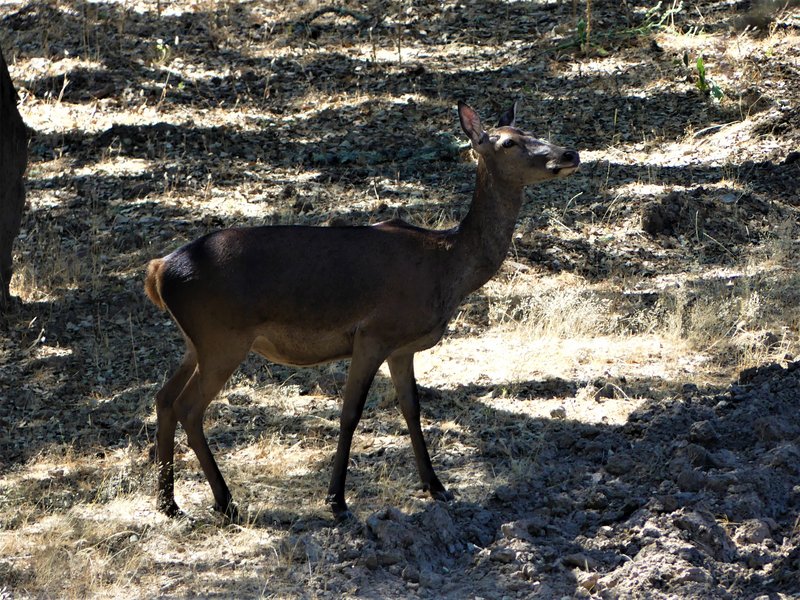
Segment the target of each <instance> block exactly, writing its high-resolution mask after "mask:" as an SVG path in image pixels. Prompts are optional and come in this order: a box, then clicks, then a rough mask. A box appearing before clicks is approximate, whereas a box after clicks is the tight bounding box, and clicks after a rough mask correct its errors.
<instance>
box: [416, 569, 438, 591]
mask: <svg viewBox="0 0 800 600" xmlns="http://www.w3.org/2000/svg"><path fill="white" fill-rule="evenodd" d="M443 583H444V577H442V576H441V575H439V574H438V573H434V572H433V571H430V570H425V569H423V570H422V571H421V572H420V574H419V584H420V585H421V586H422V587H425V588H430V589H432V590H438V589H439V588H441V587H442V584H443Z"/></svg>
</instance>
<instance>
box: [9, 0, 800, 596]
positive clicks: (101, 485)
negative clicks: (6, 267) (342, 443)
mask: <svg viewBox="0 0 800 600" xmlns="http://www.w3.org/2000/svg"><path fill="white" fill-rule="evenodd" d="M289 4H291V6H290V5H289ZM796 4H797V3H796V2H791V1H790V2H772V1H763V2H755V1H754V2H735V3H721V2H695V3H686V5H680V4H675V3H672V4H669V5H661V4H658V5H656V3H651V2H630V1H629V2H622V3H614V2H607V3H605V2H604V3H598V2H592V3H591V4H590V5H588V6H587V4H586V3H569V2H566V3H562V2H500V1H492V2H480V3H479V2H423V1H414V2H391V3H386V2H375V3H370V2H347V3H335V4H330V5H327V4H324V3H302V2H301V3H296V4H295V3H274V2H270V1H258V2H229V1H226V0H218V1H212V0H201V1H199V2H189V1H183V0H176V1H175V2H160V3H152V2H148V3H139V2H125V3H119V2H108V3H83V2H73V1H63V0H53V1H29V0H19V1H16V0H12V1H9V2H5V3H3V4H2V6H0V44H1V45H2V48H3V51H4V54H5V56H6V59H7V62H8V63H9V69H10V72H11V76H12V79H13V80H14V81H15V83H16V84H17V87H18V89H19V93H20V112H21V114H22V115H23V118H24V119H25V121H26V123H27V124H28V125H29V126H30V127H31V129H32V139H31V144H30V148H29V171H28V176H27V188H28V201H29V206H28V207H27V212H26V214H25V217H24V222H23V229H22V232H21V234H20V237H19V240H18V243H17V246H16V253H15V261H16V266H17V270H16V275H15V279H14V280H13V282H12V292H13V293H15V294H16V295H17V296H18V297H19V298H20V303H19V304H18V305H17V306H16V308H15V310H14V311H12V312H10V313H9V314H7V315H4V316H3V317H2V320H1V321H0V331H1V332H2V335H0V507H1V508H2V510H1V511H0V514H2V517H0V598H28V597H31V598H39V597H57V598H61V597H76V598H77V597H80V598H83V597H126V598H128V597H131V595H134V596H139V597H166V598H171V597H175V598H178V597H181V598H184V597H280V598H285V597H301V598H306V597H307V598H313V597H324V598H327V597H330V598H333V597H337V598H338V597H364V598H386V597H426V598H453V599H456V598H487V599H488V598H504V597H506V598H516V597H519V598H528V597H541V598H561V597H565V596H566V597H598V598H770V599H772V598H790V597H796V596H800V524H799V522H798V514H800V460H799V459H800V447H798V439H800V435H799V434H800V410H798V408H800V385H798V384H799V383H800V382H799V381H798V379H799V378H800V368H799V366H800V362H797V361H796V356H797V354H798V338H799V337H800V336H799V335H798V331H799V330H800V309H799V308H798V307H800V293H798V289H800V277H798V274H797V268H796V264H797V263H796V256H797V252H798V250H800V242H799V241H798V240H799V239H800V224H799V221H798V216H799V215H798V212H799V210H800V194H799V193H798V188H797V181H798V179H799V178H800V177H799V176H800V144H799V143H798V140H800V126H799V125H798V124H799V123H800V118H799V117H800V109H799V108H798V107H800V85H798V74H799V73H800V36H799V35H798V28H800V8H799V7H798V6H796ZM459 99H464V100H467V101H468V102H469V103H470V104H472V105H473V106H474V107H476V108H477V109H478V110H479V112H481V114H482V115H484V118H485V119H486V120H487V121H491V119H493V118H494V115H496V114H498V112H499V111H500V110H502V109H503V108H505V107H507V106H508V105H509V104H510V103H511V102H513V101H514V100H515V99H519V100H521V108H520V116H519V124H520V125H521V126H522V127H523V128H525V129H528V130H531V131H534V132H536V133H537V135H541V136H542V137H546V138H549V139H551V140H552V141H553V142H555V143H558V144H562V145H564V146H570V147H575V148H577V149H578V150H579V151H580V152H581V158H582V168H581V171H580V172H579V173H577V174H575V175H573V176H571V177H570V178H569V179H566V180H563V181H561V182H558V183H556V184H550V185H547V186H541V187H540V188H536V189H534V190H531V191H530V193H529V198H528V201H527V202H526V204H525V206H524V208H523V211H522V214H521V215H520V219H519V224H518V229H517V232H516V234H515V237H514V241H513V245H512V248H511V250H510V252H509V256H508V258H507V260H506V263H505V264H504V266H503V268H502V269H501V271H500V273H498V275H497V276H496V278H495V279H494V280H493V281H492V282H490V283H489V284H488V285H487V286H486V287H485V288H484V289H482V290H481V291H479V292H477V293H476V294H474V295H472V296H470V297H469V298H468V299H467V300H466V301H465V302H464V305H463V307H462V309H461V310H460V312H459V313H458V315H457V316H456V318H455V319H454V320H453V322H452V323H451V325H450V329H449V331H448V333H447V336H446V338H445V340H443V342H442V343H441V344H440V345H439V346H438V347H437V348H436V349H434V350H433V351H431V352H429V353H424V354H421V355H420V356H419V357H418V360H417V373H418V377H419V381H420V384H421V386H422V394H423V404H424V406H423V411H424V422H423V427H424V432H425V436H426V439H427V440H428V444H429V447H430V448H431V453H432V455H433V460H434V464H435V466H436V467H437V469H438V472H439V473H440V476H441V477H442V479H443V481H444V482H445V483H446V485H447V486H448V487H449V488H450V489H451V490H452V491H453V492H454V493H455V494H456V500H455V501H453V502H452V503H449V504H443V503H436V502H432V501H430V500H429V499H427V498H426V497H425V496H424V495H422V494H421V493H420V492H418V491H417V488H418V485H419V484H418V483H417V478H416V474H415V473H414V469H413V460H412V458H411V453H410V447H409V446H410V444H409V443H408V436H407V432H406V430H405V426H404V424H403V422H402V418H401V417H400V416H399V414H398V411H397V410H396V408H395V405H394V402H393V399H392V391H391V384H390V382H389V380H388V376H387V374H386V373H381V374H379V376H378V378H377V380H376V383H375V385H374V389H373V392H372V393H371V395H370V398H369V400H368V404H367V412H366V414H365V417H364V419H363V421H362V425H361V427H360V429H359V431H358V432H357V436H356V441H355V445H354V449H353V457H352V462H351V467H350V476H349V479H348V498H349V501H350V504H351V508H352V509H353V510H354V512H355V514H356V519H355V520H353V521H351V522H349V523H346V524H344V525H336V524H335V523H334V522H333V520H332V518H331V517H330V515H329V513H328V511H327V508H326V507H325V505H324V503H323V498H324V491H325V489H326V486H327V478H328V476H329V472H330V462H331V458H332V455H333V452H334V448H335V442H336V434H337V427H338V408H339V400H338V399H339V396H340V393H341V389H342V386H343V384H344V379H345V375H346V367H347V365H346V363H335V364H333V365H329V366H324V367H320V368H318V369H307V370H293V369H288V368H284V367H280V366H277V365H265V364H264V363H263V362H261V361H258V360H255V359H252V360H248V361H247V362H246V363H245V364H244V365H243V367H242V369H240V371H239V372H237V374H236V375H235V376H234V378H233V380H232V381H231V383H230V385H229V386H228V388H227V389H226V390H225V391H224V392H223V394H222V395H221V398H220V399H219V400H218V401H217V402H215V403H214V404H212V407H211V408H210V410H209V413H208V415H207V422H206V425H207V432H208V436H209V439H210V443H211V446H212V448H213V449H214V452H215V454H216V455H217V457H218V459H219V462H220V466H221V469H222V470H223V472H224V473H225V476H226V479H227V480H228V482H229V484H230V485H231V488H232V489H233V492H234V495H235V496H236V498H237V500H238V501H239V503H240V506H241V507H242V511H243V514H244V515H245V517H244V520H243V522H242V523H239V524H236V525H230V524H226V523H225V522H223V521H222V520H221V519H220V518H219V517H218V516H216V515H214V514H212V513H210V512H209V511H208V510H207V507H208V505H209V504H210V502H211V496H210V491H209V489H208V486H207V484H206V482H205V480H204V478H203V477H202V474H201V472H200V469H199V466H198V464H197V462H196V460H195V458H194V455H193V454H192V452H191V450H189V449H188V447H187V446H186V443H185V437H179V441H178V447H177V454H176V456H177V476H178V481H177V499H178V502H179V503H181V506H182V507H183V508H185V509H186V511H187V512H188V513H189V514H190V515H191V516H192V520H183V521H169V520H167V519H166V518H165V517H163V516H162V515H159V514H158V513H156V511H155V510H154V508H155V507H154V504H155V503H154V497H153V496H154V469H153V466H152V462H151V449H152V441H153V438H154V431H155V424H154V421H155V419H154V408H153V395H154V394H155V392H156V391H157V389H158V388H159V386H160V385H161V383H162V382H163V381H164V379H165V378H166V377H167V376H168V374H169V372H170V370H171V369H172V368H174V365H175V364H176V363H177V361H178V358H179V356H180V352H181V343H180V338H179V335H178V333H177V332H176V331H175V328H174V326H173V325H172V324H171V323H170V321H169V320H168V318H167V317H166V316H165V315H163V314H161V313H159V312H158V311H157V310H155V309H154V308H153V307H152V306H151V305H150V304H149V303H148V302H147V300H146V299H145V298H144V295H143V293H142V276H143V272H144V267H145V265H146V263H147V261H148V260H149V259H150V258H153V257H156V256H161V255H163V254H164V253H166V252H168V251H170V250H172V249H174V248H176V247H177V246H178V245H180V244H181V243H183V242H185V241H187V240H189V239H193V238H195V237H197V236H199V235H201V234H202V233H205V232H207V231H210V230H213V229H217V228H219V227H224V226H231V225H245V224H263V223H266V224H277V223H305V224H315V225H323V226H324V225H329V224H349V223H372V222H377V221H381V220H385V219H388V218H393V217H401V218H404V219H407V220H410V221H411V222H413V223H415V224H418V225H422V226H427V227H447V226H451V225H453V224H454V223H455V222H456V221H457V220H458V219H459V217H460V216H461V215H462V214H463V213H464V210H465V208H466V206H467V203H468V202H469V198H470V194H471V190H472V184H473V170H474V163H473V159H472V157H471V156H470V152H469V150H468V147H467V144H466V141H465V139H464V137H463V135H462V133H461V131H460V129H459V126H458V121H457V117H456V112H455V104H456V101H457V100H459Z"/></svg>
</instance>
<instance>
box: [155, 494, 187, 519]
mask: <svg viewBox="0 0 800 600" xmlns="http://www.w3.org/2000/svg"><path fill="white" fill-rule="evenodd" d="M158 510H159V512H162V513H164V514H165V515H167V516H168V517H169V518H170V519H182V518H184V517H186V513H185V512H183V511H182V510H181V509H180V508H178V505H177V504H176V503H175V499H174V498H170V499H169V500H159V502H158Z"/></svg>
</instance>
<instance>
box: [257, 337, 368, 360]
mask: <svg viewBox="0 0 800 600" xmlns="http://www.w3.org/2000/svg"><path fill="white" fill-rule="evenodd" d="M264 333H265V334H266V335H263V334H262V335H259V336H258V337H257V338H256V340H255V342H253V346H252V350H253V351H254V352H257V353H258V354H260V355H261V356H263V357H264V358H266V359H268V360H271V361H272V362H276V363H280V364H283V365H291V366H295V367H307V366H311V365H318V364H321V363H326V362H330V361H333V360H339V359H342V358H349V357H350V356H351V355H352V352H353V337H352V336H351V335H347V334H343V333H340V332H336V333H329V332H319V331H315V332H311V331H302V330H300V331H298V330H293V331H291V332H289V331H280V330H272V331H269V332H264Z"/></svg>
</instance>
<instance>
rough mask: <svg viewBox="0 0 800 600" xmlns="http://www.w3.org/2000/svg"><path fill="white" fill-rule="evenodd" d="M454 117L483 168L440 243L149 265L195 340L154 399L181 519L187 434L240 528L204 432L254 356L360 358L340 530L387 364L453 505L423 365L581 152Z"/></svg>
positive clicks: (260, 243) (282, 230) (342, 240)
mask: <svg viewBox="0 0 800 600" xmlns="http://www.w3.org/2000/svg"><path fill="white" fill-rule="evenodd" d="M458 113H459V117H460V119H461V127H462V128H463V129H464V132H465V133H466V134H467V136H468V137H469V139H470V141H471V142H472V148H473V150H474V151H475V152H476V154H477V156H478V175H477V182H476V187H475V195H474V198H473V201H472V206H471V207H470V209H469V212H468V214H467V215H466V217H465V218H464V220H463V221H462V223H461V224H460V225H459V226H458V227H455V228H453V229H448V230H443V231H432V230H427V229H422V228H420V227H415V226H413V225H409V224H408V223H405V222H403V221H401V220H399V219H395V220H391V221H387V222H384V223H377V224H376V225H373V226H363V227H302V226H265V227H247V228H235V229H224V230H222V231H217V232H215V233H211V234H208V235H206V236H203V237H201V238H199V239H197V240H195V241H193V242H191V243H189V244H186V245H185V246H183V247H182V248H179V249H178V250H176V251H175V252H173V253H172V254H169V255H167V256H165V257H164V258H160V259H156V260H152V261H150V264H149V265H148V267H147V279H146V281H145V291H146V292H147V295H148V296H149V297H150V299H151V300H152V301H153V302H154V303H155V304H156V306H158V307H160V308H162V309H166V310H168V311H169V312H170V314H171V315H172V317H173V319H174V320H175V322H176V323H177V325H178V327H179V328H180V330H181V331H182V333H183V336H184V338H185V339H186V354H185V355H184V358H183V362H182V363H181V365H180V366H179V367H178V369H177V371H176V372H175V373H174V374H173V375H172V377H171V378H170V379H169V380H168V381H167V382H166V383H165V384H164V387H162V388H161V390H160V391H159V392H158V394H157V395H156V412H157V416H158V435H157V456H158V463H159V483H158V507H159V509H160V510H162V511H163V512H165V513H167V514H168V515H177V514H180V511H179V509H178V506H177V504H176V503H175V498H174V466H173V451H174V444H175V441H174V440H175V428H176V423H178V422H180V423H181V425H182V426H183V428H184V429H185V431H186V436H187V439H188V443H189V446H191V448H192V449H193V450H194V452H195V454H196V455H197V458H198V460H199V461H200V465H201V467H202V468H203V472H204V473H205V475H206V477H207V478H208V482H209V484H210V485H211V489H212V491H213V493H214V500H215V508H216V509H217V510H220V511H222V512H223V513H224V514H226V515H228V516H229V517H231V518H233V517H235V516H236V508H235V505H234V504H233V503H232V499H231V494H230V491H229V490H228V487H227V485H226V484H225V481H224V479H223V477H222V474H221V473H220V471H219V468H218V467H217V464H216V462H215V460H214V457H213V456H212V454H211V450H210V449H209V447H208V442H207V441H206V438H205V435H204V433H203V415H204V413H205V411H206V408H207V407H208V405H209V403H210V402H211V400H212V399H213V398H214V396H216V394H217V393H218V392H219V391H220V390H221V389H222V387H223V385H224V384H225V382H226V381H227V380H228V378H229V377H230V376H231V374H232V373H233V371H234V370H235V369H236V368H237V367H238V366H239V364H240V363H241V362H242V361H243V360H244V358H245V356H246V355H247V354H248V352H250V351H251V350H253V351H255V352H258V353H259V354H261V355H262V356H264V357H265V358H267V359H269V360H271V361H274V362H277V363H282V364H285V365H295V366H306V365H316V364H319V363H324V362H328V361H332V360H337V359H343V358H350V359H351V362H350V370H349V372H348V375H347V383H346V385H345V390H344V401H343V406H342V413H341V421H340V431H339V443H338V447H337V449H336V457H335V458H334V461H333V473H332V476H331V483H330V487H329V488H328V496H327V499H326V501H327V502H328V503H329V504H330V505H331V507H332V509H333V513H334V515H335V516H336V517H337V518H343V517H345V516H347V515H349V511H348V510H347V504H346V503H345V494H344V490H345V478H346V476H347V464H348V460H349V456H350V445H351V442H352V439H353V432H354V431H355V429H356V426H357V425H358V421H359V419H360V418H361V413H362V411H363V408H364V401H365V399H366V397H367V391H368V389H369V387H370V385H371V383H372V380H373V377H374V376H375V373H376V372H377V370H378V368H379V367H380V365H381V364H382V363H383V362H384V361H386V362H387V363H388V364H389V371H390V373H391V377H392V382H393V383H394V386H395V389H396V391H397V397H398V400H399V404H400V409H401V411H402V413H403V417H404V418H405V420H406V423H407V424H408V431H409V433H410V435H411V444H412V446H413V449H414V456H415V458H416V463H417V470H418V471H419V476H420V478H421V479H422V486H423V488H424V489H425V490H427V491H429V492H430V494H431V496H433V498H435V499H437V500H448V499H451V498H452V494H450V493H449V492H448V491H447V490H446V489H445V487H444V486H443V485H442V483H441V482H440V481H439V478H438V477H437V476H436V474H435V473H434V470H433V466H432V465H431V460H430V457H429V455H428V450H427V448H426V446H425V440H424V439H423V437H422V429H421V427H420V420H419V418H420V407H419V398H418V396H417V384H416V381H415V379H414V366H413V358H414V353H415V352H418V351H420V350H425V349H426V348H430V347H431V346H433V345H434V344H436V343H437V342H438V341H439V339H440V338H441V337H442V335H443V334H444V332H445V328H446V327H447V322H448V321H449V320H450V318H451V316H452V315H453V312H454V311H455V309H456V308H457V307H458V305H459V304H460V303H461V301H462V300H463V298H464V297H465V296H466V295H467V294H469V293H470V292H472V291H474V290H476V289H478V288H479V287H481V286H482V285H483V284H484V283H486V281H488V280H489V279H490V278H491V277H492V276H493V275H494V274H495V272H496V271H497V269H498V268H499V267H500V264H501V263H502V262H503V259H504V258H505V256H506V253H507V252H508V247H509V245H510V243H511V236H512V234H513V231H514V225H515V221H516V218H517V215H518V213H519V209H520V205H521V203H522V200H523V196H524V191H523V190H524V188H525V186H526V185H529V184H532V183H538V182H541V181H546V180H548V179H554V178H557V177H564V176H566V175H569V174H570V173H572V172H573V171H575V169H576V168H577V167H578V163H579V158H578V153H577V152H575V151H574V150H566V149H564V148H560V147H558V146H554V145H552V144H548V143H547V142H543V141H541V140H537V139H536V138H534V137H533V136H531V135H530V134H528V133H525V132H523V131H521V130H519V129H517V128H515V127H514V120H515V115H516V105H515V106H514V107H512V108H511V109H510V110H508V111H507V112H505V113H504V114H503V116H502V117H501V118H500V122H499V124H498V127H497V128H496V129H494V130H493V131H492V132H491V133H487V132H486V131H484V129H483V127H482V126H481V121H480V118H479V117H478V115H477V113H476V112H475V111H474V110H472V109H471V108H470V107H469V106H467V105H466V104H462V103H459V107H458Z"/></svg>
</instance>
